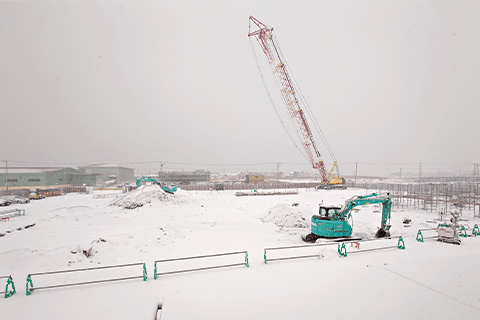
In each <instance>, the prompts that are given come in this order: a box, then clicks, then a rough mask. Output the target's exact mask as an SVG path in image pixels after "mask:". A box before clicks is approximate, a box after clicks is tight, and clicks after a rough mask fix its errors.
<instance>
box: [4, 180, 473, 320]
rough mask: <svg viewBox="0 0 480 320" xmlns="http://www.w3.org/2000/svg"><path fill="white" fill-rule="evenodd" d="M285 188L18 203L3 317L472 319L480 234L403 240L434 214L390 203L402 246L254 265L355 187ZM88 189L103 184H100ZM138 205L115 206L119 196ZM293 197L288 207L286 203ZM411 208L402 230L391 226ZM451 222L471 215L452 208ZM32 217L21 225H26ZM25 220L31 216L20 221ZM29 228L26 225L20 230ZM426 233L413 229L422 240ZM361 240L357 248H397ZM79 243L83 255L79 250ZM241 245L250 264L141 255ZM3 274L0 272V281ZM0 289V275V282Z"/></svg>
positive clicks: (367, 219) (372, 213)
mask: <svg viewBox="0 0 480 320" xmlns="http://www.w3.org/2000/svg"><path fill="white" fill-rule="evenodd" d="M298 191H299V194H298V195H281V196H257V197H235V195H234V194H235V193H234V191H202V192H200V191H198V192H195V191H192V192H186V191H183V190H179V191H178V192H176V193H175V195H170V194H166V193H163V192H161V191H159V190H158V189H155V186H147V187H145V188H144V189H143V188H142V189H140V190H137V191H135V192H136V193H131V194H128V195H127V196H126V197H125V198H123V196H122V195H121V194H119V197H118V198H114V197H113V198H111V197H110V198H96V199H95V198H94V197H93V196H92V195H83V194H69V195H65V196H59V197H52V198H47V199H43V200H38V201H33V202H31V203H30V204H25V205H18V206H17V207H21V208H25V209H26V215H25V216H17V217H12V218H10V220H9V221H6V222H1V223H0V234H4V236H2V237H0V276H3V275H12V277H13V279H14V281H15V287H16V290H17V294H15V295H14V296H12V297H10V298H8V299H0V318H2V319H7V318H8V319H62V320H63V319H69V320H70V319H116V320H118V319H155V317H156V315H157V309H158V306H159V305H162V310H161V311H160V312H158V315H159V316H161V319H163V320H165V319H222V320H223V319H320V318H327V319H366V318H388V319H472V318H474V317H477V316H478V314H479V312H480V289H479V285H478V283H479V279H480V274H479V266H480V237H469V238H462V244H461V245H460V246H456V245H451V244H444V243H439V242H436V241H432V240H426V241H425V242H424V243H420V242H417V241H416V240H415V237H416V234H417V231H418V229H419V228H428V227H435V226H436V225H437V224H438V221H439V220H438V215H437V214H436V213H430V212H423V211H414V210H413V209H410V210H407V209H403V210H402V209H398V208H394V209H393V212H392V221H391V222H392V228H391V232H392V235H402V236H403V237H404V241H405V246H406V249H405V250H399V249H396V248H394V249H388V250H379V251H370V252H364V253H358V254H351V252H354V251H355V250H358V249H356V248H354V247H350V246H347V250H348V252H349V254H348V257H340V256H339V255H338V253H337V246H336V245H333V246H324V247H318V246H312V247H308V248H306V249H305V248H304V249H288V250H280V251H268V253H267V254H268V257H269V258H275V257H283V256H295V255H302V254H306V255H312V254H313V255H318V257H315V258H307V259H297V260H288V261H272V262H268V264H265V263H264V260H263V259H264V248H272V247H279V246H290V245H303V244H304V243H303V242H302V241H301V238H300V235H301V234H303V233H308V232H309V221H310V217H311V216H312V215H313V214H315V213H316V212H317V210H318V205H319V203H321V202H322V201H323V203H325V204H343V203H344V201H345V200H346V199H348V198H350V197H351V196H353V195H358V194H366V191H365V190H350V189H348V190H335V191H325V190H318V191H315V190H313V189H300V190H298ZM101 193H106V192H105V191H102V192H101ZM132 201H138V202H142V203H143V206H142V207H138V208H135V209H125V208H124V204H125V203H126V202H130V203H131V202H132ZM294 203H298V206H292V205H293V204H294ZM380 212H381V208H380V207H379V206H366V207H361V208H360V211H359V212H356V213H354V214H353V229H354V233H355V234H357V235H361V236H364V237H368V238H373V235H374V233H375V232H376V230H377V227H378V226H379V224H380V215H381V213H380ZM406 216H409V217H410V218H411V219H412V224H411V226H410V227H405V226H404V225H403V223H402V220H403V218H404V217H406ZM462 218H463V221H461V223H463V224H466V225H468V226H469V227H470V229H469V230H468V233H469V234H471V231H472V227H473V226H474V224H475V223H478V222H479V220H478V219H476V220H475V219H474V218H473V212H471V211H470V212H469V211H466V210H464V212H463V217H462ZM33 224H34V225H33ZM31 225H33V226H31ZM26 226H30V227H29V228H25V227H26ZM426 236H428V233H425V237H426ZM396 244H397V242H396V240H381V241H372V242H365V243H361V245H360V250H362V249H370V248H374V247H378V246H391V245H396ZM84 251H85V252H89V253H90V254H91V255H89V257H87V256H86V254H84ZM237 251H248V259H249V267H248V268H247V267H246V266H236V267H230V268H222V269H214V270H205V271H197V272H187V273H179V274H171V275H162V276H159V277H158V278H157V280H154V279H153V270H154V261H156V260H160V259H169V258H176V257H188V256H197V255H209V254H216V253H228V252H237ZM244 258H245V255H244V254H236V255H232V256H223V257H215V258H206V259H200V260H193V261H180V262H171V263H159V264H158V265H157V268H158V270H157V272H164V271H171V270H179V269H185V268H201V267H205V266H208V265H218V264H231V263H233V264H235V263H242V262H244ZM136 262H144V263H145V264H146V268H147V272H148V279H147V281H142V279H134V280H127V281H120V282H111V283H100V284H92V285H84V286H73V287H65V288H56V289H45V290H36V291H34V292H33V293H32V294H31V295H30V296H26V294H25V292H26V288H25V286H26V278H27V275H28V274H31V273H38V272H46V271H55V270H69V269H79V268H90V267H95V266H110V265H118V264H129V263H136ZM130 276H142V266H141V265H140V266H131V267H126V268H119V269H103V270H96V271H85V272H76V273H63V274H57V275H44V276H32V281H33V284H34V286H36V287H43V286H50V285H54V284H62V283H71V282H87V281H94V280H101V279H108V278H115V277H130ZM2 281H4V280H3V279H2ZM0 285H2V289H1V290H0V291H3V289H4V287H3V286H4V285H5V282H2V283H0Z"/></svg>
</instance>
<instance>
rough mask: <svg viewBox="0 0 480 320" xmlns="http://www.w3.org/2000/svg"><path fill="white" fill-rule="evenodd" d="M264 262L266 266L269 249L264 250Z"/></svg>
mask: <svg viewBox="0 0 480 320" xmlns="http://www.w3.org/2000/svg"><path fill="white" fill-rule="evenodd" d="M263 260H264V261H265V264H267V249H263Z"/></svg>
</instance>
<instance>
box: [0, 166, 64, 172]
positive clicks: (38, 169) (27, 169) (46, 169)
mask: <svg viewBox="0 0 480 320" xmlns="http://www.w3.org/2000/svg"><path fill="white" fill-rule="evenodd" d="M7 169H8V173H45V172H52V171H57V170H62V169H67V168H65V167H8V168H6V167H3V168H0V173H6V172H7ZM68 169H72V168H68Z"/></svg>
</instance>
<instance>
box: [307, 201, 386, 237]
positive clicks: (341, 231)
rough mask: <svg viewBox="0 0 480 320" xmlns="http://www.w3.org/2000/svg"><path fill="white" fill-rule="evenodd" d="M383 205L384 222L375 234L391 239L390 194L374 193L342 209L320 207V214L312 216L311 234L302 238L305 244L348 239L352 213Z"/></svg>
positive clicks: (350, 232) (348, 202)
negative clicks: (373, 205)
mask: <svg viewBox="0 0 480 320" xmlns="http://www.w3.org/2000/svg"><path fill="white" fill-rule="evenodd" d="M375 203H381V204H382V207H383V209H382V221H381V224H380V228H379V229H378V231H377V233H376V234H375V237H376V238H383V237H390V231H389V230H390V224H389V223H390V213H391V208H392V199H391V196H390V193H387V194H385V195H378V194H376V193H372V194H369V195H366V196H354V197H352V198H350V199H348V200H347V201H345V204H344V205H343V206H342V207H337V206H324V205H320V209H319V214H318V215H314V216H312V220H311V231H312V232H311V233H309V234H307V235H305V236H302V239H303V241H305V242H315V241H316V240H317V239H318V238H342V240H343V238H348V237H350V236H351V235H352V226H351V225H350V224H349V223H348V219H349V218H350V216H351V212H352V210H353V208H354V207H356V206H364V205H368V204H375Z"/></svg>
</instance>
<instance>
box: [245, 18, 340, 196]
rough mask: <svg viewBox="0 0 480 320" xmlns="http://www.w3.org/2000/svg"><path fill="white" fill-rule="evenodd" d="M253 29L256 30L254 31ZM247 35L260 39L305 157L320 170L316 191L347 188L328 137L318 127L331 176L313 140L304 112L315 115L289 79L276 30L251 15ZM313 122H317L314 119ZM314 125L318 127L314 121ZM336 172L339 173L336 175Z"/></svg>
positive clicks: (291, 78) (258, 40)
mask: <svg viewBox="0 0 480 320" xmlns="http://www.w3.org/2000/svg"><path fill="white" fill-rule="evenodd" d="M252 27H253V28H255V29H257V30H255V31H252V30H251V28H252ZM248 36H249V37H254V38H255V39H256V40H257V42H258V43H259V45H260V47H261V48H262V50H263V53H264V54H265V55H266V57H267V60H268V63H269V65H270V69H271V71H272V73H273V75H274V79H275V81H276V83H277V85H278V88H279V89H280V94H281V96H282V99H283V102H284V104H285V106H286V108H287V110H288V113H289V115H290V117H291V119H292V123H293V126H294V128H295V130H296V133H297V136H298V138H299V139H300V141H301V143H302V145H303V148H304V150H305V153H306V156H307V158H308V160H309V161H310V163H311V164H312V167H313V168H314V169H316V170H318V172H319V173H320V176H321V178H322V183H321V185H319V186H318V187H317V188H321V189H346V186H345V179H343V178H340V177H339V170H338V166H337V161H336V160H335V157H334V155H333V152H332V151H331V149H330V147H329V145H328V143H327V141H326V139H325V137H324V136H323V134H322V133H321V131H320V129H319V128H318V125H317V131H318V133H319V134H320V135H321V138H322V140H323V142H324V144H325V146H326V148H327V150H328V151H329V153H330V156H331V157H332V159H333V167H332V169H331V170H330V171H329V172H328V173H327V170H326V169H325V164H324V162H323V159H322V156H321V155H320V151H319V150H318V147H317V144H316V142H315V140H314V138H313V134H312V131H311V130H310V126H309V124H308V122H307V117H306V114H305V112H304V109H305V110H306V111H307V113H308V114H309V115H310V116H311V117H312V118H313V113H312V112H311V111H310V110H309V108H308V104H307V102H306V101H305V98H304V97H303V95H302V94H301V91H300V90H299V88H298V85H297V84H296V82H295V81H294V78H293V77H291V76H290V73H289V69H288V67H287V65H286V61H285V58H284V57H283V54H282V52H281V50H280V47H279V45H278V42H277V40H276V37H275V35H274V33H273V28H271V27H267V26H266V25H265V24H263V23H262V22H260V21H258V20H257V19H256V18H254V17H252V16H250V21H249V34H248ZM252 48H253V46H252ZM254 52H255V51H254ZM255 59H256V58H255ZM259 70H260V67H259ZM262 78H263V76H262ZM265 87H266V86H265ZM267 91H268V89H267ZM272 104H273V103H272ZM313 120H315V119H314V118H313ZM314 124H315V125H316V122H315V121H314ZM335 170H336V174H334V171H335Z"/></svg>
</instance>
